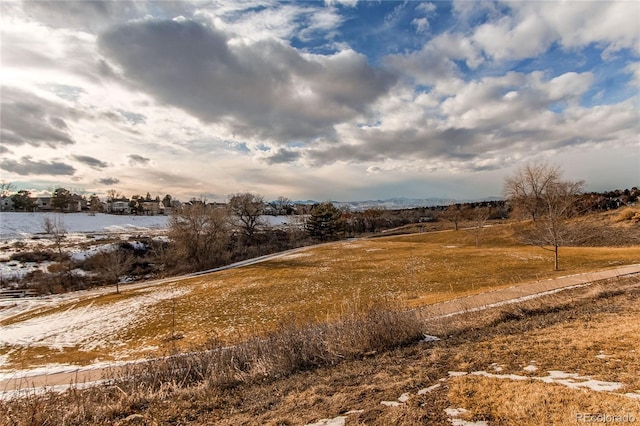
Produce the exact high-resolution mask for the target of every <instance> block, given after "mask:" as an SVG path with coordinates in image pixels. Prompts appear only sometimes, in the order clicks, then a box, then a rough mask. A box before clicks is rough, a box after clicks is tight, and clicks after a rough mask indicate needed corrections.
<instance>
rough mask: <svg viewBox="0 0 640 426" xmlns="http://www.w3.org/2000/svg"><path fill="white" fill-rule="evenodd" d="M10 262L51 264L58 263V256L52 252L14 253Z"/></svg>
mask: <svg viewBox="0 0 640 426" xmlns="http://www.w3.org/2000/svg"><path fill="white" fill-rule="evenodd" d="M10 259H11V260H15V261H17V262H23V263H25V262H34V263H38V262H52V261H60V260H61V259H60V256H59V255H58V254H56V253H54V252H52V251H40V250H38V251H27V252H24V253H14V254H12V255H11V258H10Z"/></svg>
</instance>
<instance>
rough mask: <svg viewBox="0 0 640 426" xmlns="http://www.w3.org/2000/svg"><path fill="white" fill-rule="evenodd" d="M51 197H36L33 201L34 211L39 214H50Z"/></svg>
mask: <svg viewBox="0 0 640 426" xmlns="http://www.w3.org/2000/svg"><path fill="white" fill-rule="evenodd" d="M52 200H53V197H37V198H36V199H35V205H36V210H38V211H41V212H50V211H52V210H53V205H52V204H51V201H52Z"/></svg>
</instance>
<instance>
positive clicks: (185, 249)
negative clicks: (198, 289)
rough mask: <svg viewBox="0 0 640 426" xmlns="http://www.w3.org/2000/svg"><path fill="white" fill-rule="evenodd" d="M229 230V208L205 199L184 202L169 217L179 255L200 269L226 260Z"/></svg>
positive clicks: (183, 260) (172, 235) (190, 264)
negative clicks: (204, 200)
mask: <svg viewBox="0 0 640 426" xmlns="http://www.w3.org/2000/svg"><path fill="white" fill-rule="evenodd" d="M229 231H230V230H229V213H228V211H227V210H226V209H219V208H214V207H212V206H208V205H205V204H204V203H198V204H194V205H188V206H184V208H182V209H181V211H178V212H175V213H174V214H172V215H171V217H170V218H169V238H171V240H172V241H173V243H174V246H175V249H176V254H177V256H178V257H179V258H180V259H181V260H182V262H184V264H186V265H188V266H190V267H191V268H195V269H198V270H203V269H207V268H209V267H211V266H214V265H218V264H219V263H220V262H221V261H223V260H225V256H226V255H227V250H226V248H227V245H228V243H229V234H230V232H229Z"/></svg>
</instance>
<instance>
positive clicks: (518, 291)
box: [0, 249, 640, 398]
mask: <svg viewBox="0 0 640 426" xmlns="http://www.w3.org/2000/svg"><path fill="white" fill-rule="evenodd" d="M298 250H300V249H296V251H298ZM288 253H291V252H287V254H288ZM284 254H285V253H279V254H278V255H276V256H282V255H284ZM276 256H269V257H268V258H273V257H276ZM264 260H266V259H260V260H257V259H252V261H250V262H251V263H253V262H255V261H258V262H259V261H264ZM246 264H247V263H245V265H246ZM239 266H242V265H234V266H231V267H239ZM227 268H228V267H227ZM208 272H214V271H207V273H208ZM638 273H640V264H635V265H628V266H621V267H617V268H612V269H606V270H601V271H594V272H587V273H583V274H576V275H570V276H566V277H559V278H554V279H549V280H545V281H536V282H529V283H523V284H519V285H516V286H513V287H509V288H504V289H500V290H495V291H490V292H486V293H481V294H477V295H473V296H468V297H463V298H459V299H454V300H450V301H447V302H443V303H438V304H435V305H431V306H427V307H423V308H419V312H420V314H421V315H422V317H423V318H424V319H433V318H438V317H443V316H450V315H456V314H460V313H463V312H468V311H474V310H482V309H489V308H492V307H495V306H501V305H504V304H508V303H515V302H518V301H522V300H526V299H527V298H533V297H537V296H541V295H544V294H549V293H552V292H557V291H561V290H562V289H567V288H571V287H574V286H579V285H587V284H590V283H593V282H596V281H600V280H604V279H608V278H615V277H622V276H626V275H632V274H638ZM175 279H176V278H172V279H171V280H175ZM162 281H164V280H162ZM117 368H118V367H117V366H111V367H104V366H101V367H95V366H94V367H92V366H88V367H80V368H77V369H69V370H66V371H64V372H55V373H42V374H38V373H36V371H34V372H33V373H35V374H32V375H29V376H26V377H25V376H24V375H21V374H20V373H17V374H16V375H15V376H14V377H10V378H6V379H3V380H0V398H3V397H4V398H6V397H11V396H12V395H16V394H18V393H20V392H23V393H24V394H30V393H34V392H37V391H39V390H43V389H44V388H46V389H56V388H57V387H67V386H69V385H79V386H82V385H83V384H90V383H95V382H97V381H99V380H101V379H103V378H104V376H105V375H106V373H107V372H108V371H109V370H111V371H113V369H117Z"/></svg>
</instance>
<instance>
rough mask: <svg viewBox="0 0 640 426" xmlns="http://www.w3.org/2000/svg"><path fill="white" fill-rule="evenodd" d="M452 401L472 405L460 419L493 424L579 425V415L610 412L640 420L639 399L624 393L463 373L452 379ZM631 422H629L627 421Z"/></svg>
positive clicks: (449, 395)
mask: <svg viewBox="0 0 640 426" xmlns="http://www.w3.org/2000/svg"><path fill="white" fill-rule="evenodd" d="M448 397H449V400H450V402H451V404H452V405H453V406H455V407H473V409H472V410H470V411H469V412H468V413H465V414H464V415H463V416H461V418H463V419H466V420H470V421H479V420H485V421H489V422H490V424H492V425H521V426H538V425H570V424H580V423H581V422H578V421H576V420H577V416H578V415H581V414H582V415H584V414H587V413H607V414H609V415H618V416H624V415H630V417H633V418H635V419H636V420H637V421H636V422H631V424H637V423H640V411H639V410H638V402H637V401H635V400H633V399H631V398H627V397H625V396H622V395H616V394H602V393H596V392H592V391H585V390H577V389H567V388H566V386H562V385H552V384H543V383H539V382H536V381H534V380H531V381H529V382H519V381H518V382H515V381H509V380H499V379H494V378H488V377H479V376H464V377H458V378H453V379H451V380H450V381H449V394H448ZM625 423H627V424H629V422H625Z"/></svg>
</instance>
